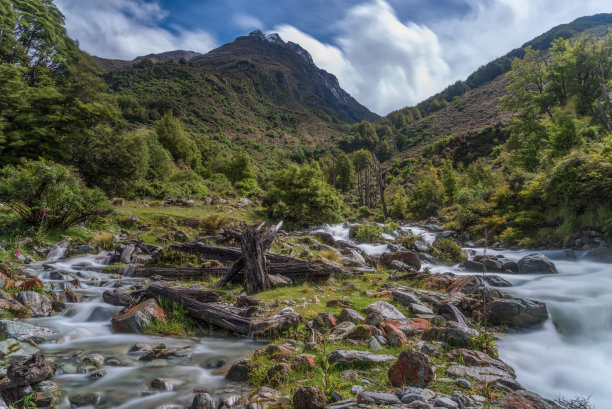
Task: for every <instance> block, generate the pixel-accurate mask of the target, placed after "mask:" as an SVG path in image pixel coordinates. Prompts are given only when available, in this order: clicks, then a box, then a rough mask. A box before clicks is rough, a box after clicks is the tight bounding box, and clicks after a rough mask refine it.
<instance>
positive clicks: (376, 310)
mask: <svg viewBox="0 0 612 409" xmlns="http://www.w3.org/2000/svg"><path fill="white" fill-rule="evenodd" d="M363 311H364V312H365V313H366V314H375V315H378V316H380V317H382V318H383V319H385V320H386V319H392V320H400V321H401V320H406V316H405V315H404V314H402V313H401V312H400V311H399V310H398V309H397V308H395V306H393V305H392V304H389V303H388V302H386V301H376V302H375V303H373V304H370V305H368V306H367V307H365V308H364V309H363Z"/></svg>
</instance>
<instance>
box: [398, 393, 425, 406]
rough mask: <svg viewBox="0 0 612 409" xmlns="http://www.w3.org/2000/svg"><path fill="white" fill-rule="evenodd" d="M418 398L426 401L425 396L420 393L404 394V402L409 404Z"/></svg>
mask: <svg viewBox="0 0 612 409" xmlns="http://www.w3.org/2000/svg"><path fill="white" fill-rule="evenodd" d="M416 400H420V401H425V398H424V397H423V395H421V394H420V393H415V392H408V393H406V394H404V395H403V396H402V403H404V404H406V405H407V404H409V403H412V402H414V401H416Z"/></svg>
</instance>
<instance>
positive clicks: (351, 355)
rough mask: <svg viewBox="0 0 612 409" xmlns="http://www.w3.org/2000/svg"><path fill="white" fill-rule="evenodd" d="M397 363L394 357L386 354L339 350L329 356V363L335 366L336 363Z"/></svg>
mask: <svg viewBox="0 0 612 409" xmlns="http://www.w3.org/2000/svg"><path fill="white" fill-rule="evenodd" d="M392 361H395V357H394V356H393V355H385V354H373V353H371V352H368V351H354V350H345V349H337V350H335V351H333V352H332V353H331V354H329V363H330V364H333V363H336V362H348V363H353V362H360V363H364V362H365V363H381V362H392Z"/></svg>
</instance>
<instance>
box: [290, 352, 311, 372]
mask: <svg viewBox="0 0 612 409" xmlns="http://www.w3.org/2000/svg"><path fill="white" fill-rule="evenodd" d="M293 367H294V368H296V369H302V370H304V369H306V370H308V369H312V368H314V367H315V356H314V355H311V354H300V355H297V356H296V357H295V359H294V361H293Z"/></svg>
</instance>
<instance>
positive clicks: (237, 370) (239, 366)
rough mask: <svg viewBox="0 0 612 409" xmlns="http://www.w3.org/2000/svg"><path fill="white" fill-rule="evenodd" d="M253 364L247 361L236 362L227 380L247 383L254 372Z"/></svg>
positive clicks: (228, 373) (226, 376)
mask: <svg viewBox="0 0 612 409" xmlns="http://www.w3.org/2000/svg"><path fill="white" fill-rule="evenodd" d="M253 369H254V368H253V364H252V363H251V362H250V361H249V360H246V359H243V360H240V361H236V362H234V363H233V364H232V366H231V367H230V369H229V371H228V372H227V375H225V378H226V379H227V380H230V381H233V382H245V381H248V380H249V376H250V375H251V372H252V371H253Z"/></svg>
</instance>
